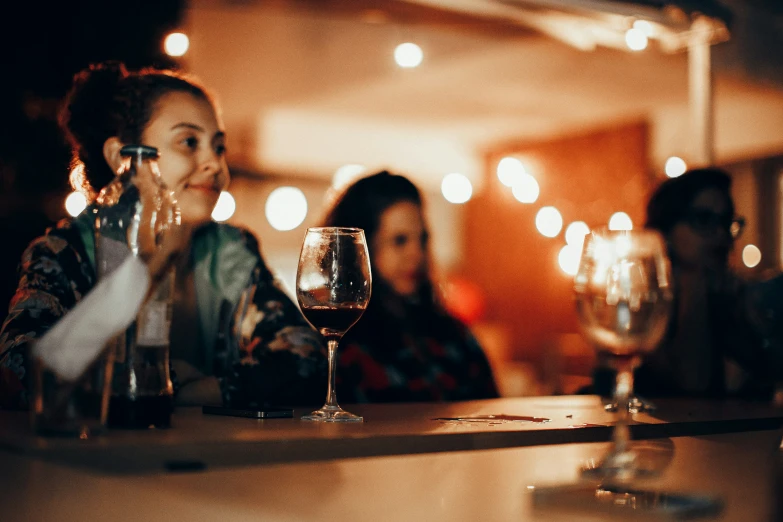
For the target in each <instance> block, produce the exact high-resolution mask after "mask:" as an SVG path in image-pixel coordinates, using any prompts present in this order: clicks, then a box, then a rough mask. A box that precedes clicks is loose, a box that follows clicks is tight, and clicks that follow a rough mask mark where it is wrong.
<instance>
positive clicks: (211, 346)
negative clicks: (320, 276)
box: [0, 63, 326, 407]
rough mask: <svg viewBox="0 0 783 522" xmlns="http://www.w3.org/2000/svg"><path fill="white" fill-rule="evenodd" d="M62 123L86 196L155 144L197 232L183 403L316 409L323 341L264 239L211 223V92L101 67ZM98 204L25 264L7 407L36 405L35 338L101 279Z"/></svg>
mask: <svg viewBox="0 0 783 522" xmlns="http://www.w3.org/2000/svg"><path fill="white" fill-rule="evenodd" d="M61 126H62V128H63V131H64V133H65V135H66V137H67V138H68V140H69V142H70V143H71V145H72V148H73V152H74V164H75V165H78V166H79V169H81V168H83V174H84V176H83V177H82V179H81V180H80V181H81V183H82V184H83V186H82V187H81V188H82V190H84V191H97V190H100V189H101V188H102V187H103V186H105V185H106V184H108V183H109V182H110V181H111V180H112V179H113V178H114V176H115V172H116V171H117V169H118V168H119V167H120V165H121V161H122V158H121V156H120V149H121V148H122V147H123V145H126V144H144V145H149V146H152V147H155V148H157V149H158V151H159V153H160V159H159V162H158V165H159V168H160V172H161V177H162V179H163V181H164V182H165V183H166V185H167V186H168V187H169V188H171V189H172V190H173V191H174V192H175V195H176V197H177V200H178V202H179V205H180V209H181V212H182V221H183V227H184V228H185V229H186V230H195V232H194V235H193V237H192V241H191V242H190V248H189V249H188V252H187V255H185V256H183V257H182V258H181V259H182V261H181V262H180V263H179V266H178V267H177V271H176V284H175V285H176V296H175V299H174V307H173V319H172V328H171V360H172V378H173V379H172V380H173V381H174V383H175V394H176V400H177V403H178V404H202V403H221V402H224V403H232V404H243V403H249V402H266V401H275V402H282V403H303V402H307V403H309V402H313V403H316V402H317V401H318V399H319V398H320V396H321V395H322V393H323V388H324V387H325V386H324V385H325V382H326V377H325V363H324V357H323V354H322V353H321V348H322V346H321V339H320V337H319V336H318V334H317V333H316V332H315V331H314V330H312V328H310V327H309V325H307V323H306V322H305V321H304V318H303V317H302V316H301V315H300V313H299V311H298V310H297V308H296V307H295V306H294V305H293V303H291V302H290V300H289V299H288V298H287V297H286V296H285V294H284V293H283V292H282V291H281V290H280V289H279V288H278V287H277V285H276V284H275V282H274V279H273V277H272V274H271V273H270V271H269V270H268V269H267V267H266V264H265V263H264V260H263V258H262V257H261V254H260V252H259V248H258V243H257V241H256V240H255V238H254V237H253V236H252V235H251V234H250V233H248V232H247V231H245V230H240V229H238V228H235V227H232V226H230V225H224V224H217V223H214V222H211V221H210V215H211V212H212V210H213V208H214V206H215V203H216V202H217V200H218V196H219V195H220V192H221V191H222V190H223V189H225V188H226V187H227V186H228V182H229V174H228V167H227V164H226V145H225V143H226V136H225V133H224V130H223V124H222V121H221V120H220V117H219V113H218V110H217V108H216V105H215V102H214V100H213V98H212V97H211V96H210V95H209V94H208V92H207V91H206V90H205V89H204V88H203V87H202V86H200V85H199V84H198V83H197V82H196V81H195V80H193V79H189V78H186V77H184V76H181V75H179V74H176V73H174V72H172V71H159V70H142V71H138V72H128V71H127V70H126V69H125V67H124V66H122V65H121V64H117V63H106V64H100V65H96V66H92V67H90V68H89V69H88V70H85V71H82V72H81V73H79V74H77V75H76V76H75V78H74V83H73V87H72V88H71V91H70V92H69V94H68V97H67V99H66V101H65V105H64V107H63V110H62V112H61ZM76 172H79V170H76ZM93 209H94V207H93V206H92V205H91V206H88V207H87V209H85V210H84V211H83V212H82V213H81V214H80V215H79V216H78V217H76V218H74V219H69V220H63V221H62V222H61V223H59V224H58V225H57V226H56V227H54V228H52V229H50V230H48V231H47V232H46V234H45V235H44V236H42V237H40V238H39V239H37V240H35V241H33V242H32V243H31V244H30V246H29V247H28V249H27V250H26V251H25V253H24V255H23V257H22V263H21V277H20V280H19V287H18V290H17V292H16V295H15V296H14V298H13V299H12V301H11V304H10V308H9V315H8V318H7V319H6V321H5V323H4V324H3V327H2V331H0V404H3V405H5V406H7V407H25V406H26V405H27V400H28V398H27V384H28V382H27V381H28V380H29V376H30V360H29V353H28V351H29V350H28V348H29V345H30V343H31V341H33V340H34V339H35V338H36V337H39V336H41V335H42V334H43V333H44V332H46V331H47V330H48V329H49V328H50V327H51V326H53V325H54V323H56V322H57V320H58V319H60V318H61V317H63V316H64V315H65V314H66V313H67V312H68V310H69V309H71V308H73V307H74V306H75V305H76V304H77V303H78V302H79V301H80V300H81V299H82V296H84V295H85V294H87V293H88V292H89V291H90V289H91V288H92V287H93V286H94V285H95V284H96V271H95V261H94V248H95V247H94V228H93V227H94V221H95V218H94V215H93ZM251 290H252V296H253V302H252V304H251V305H250V307H249V308H250V310H249V312H248V313H246V314H244V316H242V317H241V318H240V319H243V323H242V324H241V325H233V324H232V320H233V318H234V312H235V311H236V309H237V304H238V303H239V301H240V298H241V297H242V296H243V295H248V296H249V295H251ZM107 313H110V311H107ZM234 326H238V329H239V330H241V331H242V332H243V336H242V337H243V338H244V339H245V342H243V343H242V344H241V345H238V344H237V342H236V340H235V339H234V338H233V336H232V335H230V332H231V331H232V330H234ZM272 346H274V349H273V348H272Z"/></svg>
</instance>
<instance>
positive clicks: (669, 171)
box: [663, 156, 688, 178]
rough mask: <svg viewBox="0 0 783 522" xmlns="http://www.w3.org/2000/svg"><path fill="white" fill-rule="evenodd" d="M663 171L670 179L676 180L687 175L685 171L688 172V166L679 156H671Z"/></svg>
mask: <svg viewBox="0 0 783 522" xmlns="http://www.w3.org/2000/svg"><path fill="white" fill-rule="evenodd" d="M663 170H664V171H665V172H666V175H667V176H669V177H670V178H676V177H677V176H681V175H683V174H685V171H686V170H688V165H687V164H686V163H685V160H683V159H682V158H680V157H678V156H671V157H670V158H669V159H667V160H666V164H665V165H664V167H663Z"/></svg>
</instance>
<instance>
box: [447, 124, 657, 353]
mask: <svg viewBox="0 0 783 522" xmlns="http://www.w3.org/2000/svg"><path fill="white" fill-rule="evenodd" d="M647 136H648V129H647V126H646V124H644V123H633V124H628V125H623V126H618V127H614V128H611V129H602V130H597V131H594V132H591V133H589V134H583V135H579V136H570V137H563V138H559V139H555V140H552V141H547V142H541V143H530V142H528V143H526V144H516V145H514V144H511V145H508V146H503V147H499V148H497V149H495V150H492V151H491V152H489V153H487V155H486V165H487V168H486V173H485V176H486V177H485V185H484V189H483V190H482V191H481V193H480V194H477V195H476V197H474V198H473V199H472V200H471V201H470V202H469V203H468V204H467V208H466V216H465V217H466V219H465V256H464V260H465V262H464V265H463V266H462V269H461V272H462V275H464V276H465V277H467V278H469V279H471V280H473V281H474V282H476V283H477V284H478V285H479V286H480V287H482V288H484V289H485V291H486V297H487V305H488V306H487V318H486V319H487V320H490V321H500V322H502V323H505V324H506V326H507V327H508V328H510V331H511V339H512V346H511V353H512V356H513V358H515V359H525V360H538V359H539V356H540V355H541V353H542V350H543V348H542V347H543V346H544V345H545V343H547V342H549V341H550V340H551V339H552V338H553V336H555V335H556V334H558V333H563V332H574V331H576V317H575V314H574V311H573V302H572V294H571V283H572V279H571V278H570V276H567V275H565V274H564V273H563V272H562V271H561V270H560V268H559V267H558V264H557V255H558V252H559V250H560V248H561V247H562V246H563V245H564V244H565V239H564V236H563V234H564V231H565V227H566V226H567V225H568V224H569V223H571V222H572V221H576V220H582V221H585V222H587V224H588V225H590V226H591V227H592V226H600V225H606V224H607V222H608V220H609V217H610V216H611V215H612V213H614V212H616V211H624V212H626V213H628V214H629V215H630V216H631V218H632V219H633V222H634V224H635V225H641V224H642V222H643V219H644V207H645V204H646V198H647V195H648V193H649V190H650V188H651V187H652V186H653V183H654V181H653V178H652V177H651V175H650V174H648V170H647V150H648V149H647V141H648V138H647ZM509 154H513V155H514V156H516V157H518V158H520V159H522V160H523V161H529V165H530V166H531V169H530V171H531V174H533V175H534V176H535V177H536V179H537V180H538V183H539V185H540V188H541V194H540V196H539V198H538V201H536V202H535V203H534V204H531V205H525V204H522V203H519V202H518V201H517V200H515V199H514V197H513V196H512V195H511V191H510V189H508V188H507V187H505V186H503V185H502V184H501V183H500V182H499V181H498V179H497V176H496V174H495V168H496V166H497V162H498V161H499V160H500V158H502V157H503V156H505V155H509ZM546 205H554V206H555V207H557V208H558V209H559V210H560V212H561V214H562V215H563V220H564V226H563V230H562V231H561V232H560V234H559V236H558V237H556V238H554V239H550V238H547V237H544V236H542V235H541V234H540V233H538V231H537V230H536V227H535V215H536V212H537V211H538V210H539V209H540V208H541V207H542V206H546Z"/></svg>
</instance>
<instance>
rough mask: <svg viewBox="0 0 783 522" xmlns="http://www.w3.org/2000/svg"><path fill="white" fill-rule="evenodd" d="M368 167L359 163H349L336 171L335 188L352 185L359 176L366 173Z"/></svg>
mask: <svg viewBox="0 0 783 522" xmlns="http://www.w3.org/2000/svg"><path fill="white" fill-rule="evenodd" d="M366 170H367V167H365V166H364V165H359V164H357V163H348V164H345V165H343V166H342V167H340V168H339V169H337V170H336V171H334V176H332V187H333V188H335V189H338V190H339V189H341V188H343V187H345V186H347V185H350V184H351V183H353V182H354V180H355V179H357V178H358V177H359V176H361V175H362V174H364V172H365V171H366Z"/></svg>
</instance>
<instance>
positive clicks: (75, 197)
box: [65, 192, 87, 217]
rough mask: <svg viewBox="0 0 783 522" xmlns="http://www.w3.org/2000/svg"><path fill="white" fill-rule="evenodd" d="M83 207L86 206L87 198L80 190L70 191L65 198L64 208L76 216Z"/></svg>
mask: <svg viewBox="0 0 783 522" xmlns="http://www.w3.org/2000/svg"><path fill="white" fill-rule="evenodd" d="M85 208H87V198H86V197H84V194H82V193H81V192H71V193H70V194H68V197H67V198H65V210H66V211H67V212H68V214H70V215H71V216H73V217H76V216H78V215H79V214H81V213H82V210H84V209H85Z"/></svg>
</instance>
